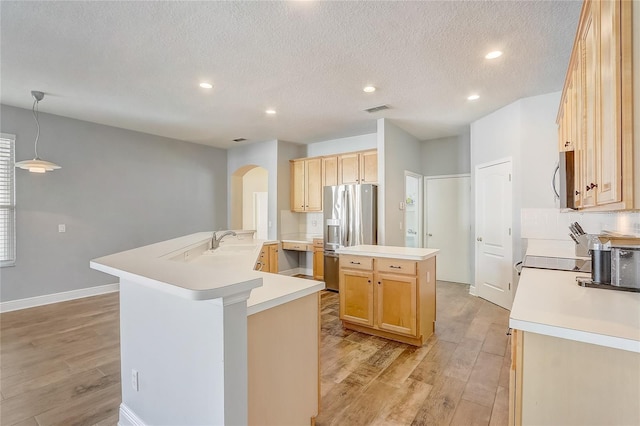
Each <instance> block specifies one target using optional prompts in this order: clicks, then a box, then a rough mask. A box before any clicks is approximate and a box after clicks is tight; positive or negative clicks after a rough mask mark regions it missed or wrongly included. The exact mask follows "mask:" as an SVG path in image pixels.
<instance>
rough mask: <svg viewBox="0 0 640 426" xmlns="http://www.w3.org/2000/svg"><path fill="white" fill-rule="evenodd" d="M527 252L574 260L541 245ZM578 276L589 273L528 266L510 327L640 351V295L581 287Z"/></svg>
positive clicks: (524, 269)
mask: <svg viewBox="0 0 640 426" xmlns="http://www.w3.org/2000/svg"><path fill="white" fill-rule="evenodd" d="M527 254H531V255H545V256H552V257H560V256H557V255H558V254H560V255H561V256H564V257H569V256H566V255H567V254H569V253H567V252H563V253H558V252H554V251H553V250H550V251H547V252H544V251H540V250H538V249H537V248H536V247H534V248H533V250H527ZM554 255H556V256H554ZM571 257H575V256H571ZM578 276H582V277H584V276H589V275H588V274H584V273H576V272H565V271H551V270H544V269H531V268H523V270H522V274H521V276H520V281H519V283H518V289H517V291H516V296H515V299H514V301H513V306H512V308H511V314H510V318H509V326H510V327H511V328H515V329H518V330H523V331H530V332H533V333H538V334H544V335H548V336H553V337H560V338H564V339H569V340H575V341H579V342H585V343H591V344H595V345H600V346H607V347H611V348H616V349H623V350H627V351H632V352H640V293H630V292H625V291H617V290H603V289H598V288H589V287H581V286H579V285H578V284H577V283H576V277H578Z"/></svg>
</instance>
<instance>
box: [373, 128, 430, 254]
mask: <svg viewBox="0 0 640 426" xmlns="http://www.w3.org/2000/svg"><path fill="white" fill-rule="evenodd" d="M420 147H421V143H420V141H418V140H417V139H416V138H415V137H414V136H412V135H410V134H409V133H407V132H406V131H404V130H403V129H401V128H400V127H398V126H397V125H395V124H393V123H391V122H390V121H389V120H387V119H384V118H381V119H379V120H378V178H379V180H380V182H381V185H380V188H379V190H378V206H379V207H378V216H379V217H378V244H381V245H388V246H404V211H403V210H400V208H399V204H400V202H402V201H404V172H405V170H407V171H410V172H414V173H417V174H421V173H420V172H421V170H422V168H421V164H420V159H421V156H420ZM381 159H382V163H381ZM381 170H382V171H383V173H382V176H380V171H381ZM381 225H382V227H381Z"/></svg>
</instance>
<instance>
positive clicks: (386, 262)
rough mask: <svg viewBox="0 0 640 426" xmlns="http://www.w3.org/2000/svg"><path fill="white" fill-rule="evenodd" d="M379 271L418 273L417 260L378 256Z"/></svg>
mask: <svg viewBox="0 0 640 426" xmlns="http://www.w3.org/2000/svg"><path fill="white" fill-rule="evenodd" d="M376 268H377V271H378V272H393V273H395V274H409V275H415V274H416V261H414V260H403V259H388V258H377V259H376Z"/></svg>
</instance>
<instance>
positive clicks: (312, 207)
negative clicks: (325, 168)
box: [291, 157, 322, 212]
mask: <svg viewBox="0 0 640 426" xmlns="http://www.w3.org/2000/svg"><path fill="white" fill-rule="evenodd" d="M291 210H292V211H294V212H319V211H322V159H321V158H319V157H318V158H308V159H301V160H291Z"/></svg>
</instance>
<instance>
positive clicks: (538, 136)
mask: <svg viewBox="0 0 640 426" xmlns="http://www.w3.org/2000/svg"><path fill="white" fill-rule="evenodd" d="M559 103H560V93H559V92H554V93H550V94H546V95H540V96H533V97H530V98H524V99H520V100H518V101H516V102H514V103H512V104H509V105H507V106H505V107H503V108H501V109H499V110H498V111H495V112H493V113H491V114H489V115H487V116H485V117H483V118H481V119H479V120H477V121H475V122H473V123H471V182H472V183H471V185H472V187H473V188H475V168H476V166H478V165H480V164H483V163H487V162H490V161H494V160H498V159H503V158H511V160H512V167H513V173H512V190H513V194H512V200H513V208H512V212H513V214H512V229H513V232H512V243H513V261H514V262H515V261H519V260H520V259H521V258H522V256H523V254H524V249H525V247H524V245H523V243H522V239H521V232H520V226H521V224H520V216H521V209H522V207H523V204H526V205H527V206H541V207H542V206H548V205H549V203H551V205H552V204H553V191H552V189H551V186H550V183H551V178H552V174H553V168H554V167H555V162H557V156H558V154H557V126H556V123H555V120H556V114H557V111H558V105H559ZM471 197H472V200H471V210H472V211H471V217H472V223H473V224H474V225H473V226H472V236H473V237H474V240H475V220H474V219H473V218H475V190H472V191H471ZM471 244H472V248H473V250H472V253H473V254H472V258H473V259H474V268H473V270H475V243H474V242H473V241H472V242H471ZM513 280H514V281H513V282H517V275H516V273H515V272H514V275H513Z"/></svg>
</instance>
